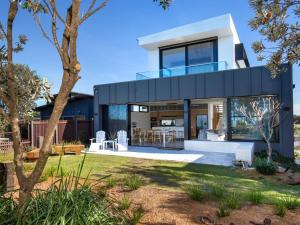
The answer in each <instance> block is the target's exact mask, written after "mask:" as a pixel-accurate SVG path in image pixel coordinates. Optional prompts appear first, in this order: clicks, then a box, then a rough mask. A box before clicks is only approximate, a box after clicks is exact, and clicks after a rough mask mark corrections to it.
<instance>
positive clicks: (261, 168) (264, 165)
mask: <svg viewBox="0 0 300 225" xmlns="http://www.w3.org/2000/svg"><path fill="white" fill-rule="evenodd" d="M254 165H255V169H256V171H257V172H259V173H261V174H264V175H273V174H275V172H276V166H275V165H274V164H273V163H272V162H268V161H267V159H266V158H260V157H258V158H256V160H255V164H254Z"/></svg>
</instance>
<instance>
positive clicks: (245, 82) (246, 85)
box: [233, 68, 251, 96]
mask: <svg viewBox="0 0 300 225" xmlns="http://www.w3.org/2000/svg"><path fill="white" fill-rule="evenodd" d="M233 71H234V72H233V76H234V89H233V90H234V95H235V96H247V95H249V94H250V95H251V77H250V76H251V74H250V69H249V68H247V69H240V70H233Z"/></svg>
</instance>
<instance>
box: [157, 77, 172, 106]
mask: <svg viewBox="0 0 300 225" xmlns="http://www.w3.org/2000/svg"><path fill="white" fill-rule="evenodd" d="M170 80H171V78H161V79H159V78H158V79H156V100H157V101H160V100H162V101H163V100H170V99H171V81H170Z"/></svg>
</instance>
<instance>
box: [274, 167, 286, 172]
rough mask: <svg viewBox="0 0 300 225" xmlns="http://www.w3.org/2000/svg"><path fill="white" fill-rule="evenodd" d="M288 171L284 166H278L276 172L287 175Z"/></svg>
mask: <svg viewBox="0 0 300 225" xmlns="http://www.w3.org/2000/svg"><path fill="white" fill-rule="evenodd" d="M287 170H288V169H287V168H285V167H283V166H277V168H276V172H277V173H285V172H286V171H287Z"/></svg>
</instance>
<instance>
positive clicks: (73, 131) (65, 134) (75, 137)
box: [29, 92, 94, 147]
mask: <svg viewBox="0 0 300 225" xmlns="http://www.w3.org/2000/svg"><path fill="white" fill-rule="evenodd" d="M55 98H56V95H54V96H53V101H52V102H51V103H49V104H46V105H42V106H39V107H37V108H36V111H37V112H39V119H38V120H34V121H32V122H31V124H30V128H29V129H30V130H31V132H30V134H31V135H30V139H31V143H32V146H36V147H39V146H41V143H42V140H43V136H44V133H45V131H46V127H47V124H48V120H49V118H50V116H51V113H52V110H53V105H54V101H55ZM93 98H94V97H93V96H92V95H88V94H83V93H77V92H71V93H70V95H69V98H68V102H67V105H66V107H65V109H64V111H63V113H62V115H61V118H60V121H59V123H58V125H57V128H56V130H55V135H54V143H57V144H58V143H62V142H69V141H81V142H83V143H88V142H89V139H90V138H91V137H92V136H93Z"/></svg>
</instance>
